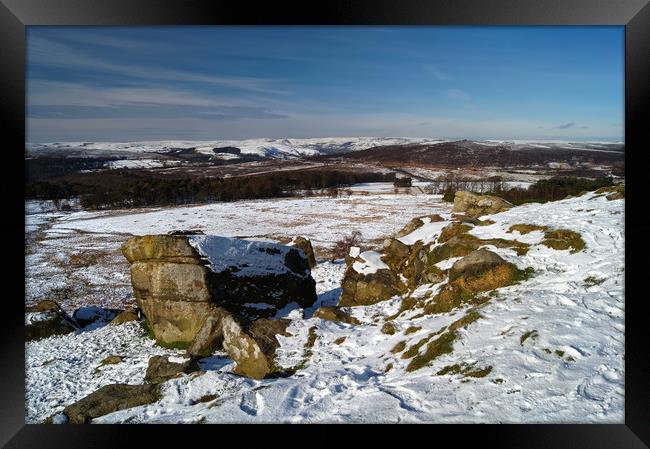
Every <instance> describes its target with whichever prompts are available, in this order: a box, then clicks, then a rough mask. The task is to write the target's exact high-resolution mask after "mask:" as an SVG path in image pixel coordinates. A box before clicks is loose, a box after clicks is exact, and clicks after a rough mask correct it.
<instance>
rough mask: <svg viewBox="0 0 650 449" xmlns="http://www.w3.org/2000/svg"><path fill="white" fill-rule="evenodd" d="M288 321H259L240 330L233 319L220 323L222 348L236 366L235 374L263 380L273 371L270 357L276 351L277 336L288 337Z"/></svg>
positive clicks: (226, 318) (227, 317)
mask: <svg viewBox="0 0 650 449" xmlns="http://www.w3.org/2000/svg"><path fill="white" fill-rule="evenodd" d="M288 325H289V320H284V319H282V320H269V319H265V318H260V319H257V320H255V321H253V322H252V324H251V325H250V326H247V327H243V326H242V325H241V324H240V323H238V322H237V321H236V320H235V319H234V318H233V317H232V315H226V316H225V317H224V318H223V320H222V333H223V348H224V350H225V351H226V352H227V353H228V355H230V357H232V359H233V360H234V361H235V362H237V366H236V368H235V372H237V373H240V374H243V375H245V376H248V377H252V378H254V379H262V378H264V377H265V376H267V375H268V374H270V373H271V372H272V371H273V368H274V365H273V356H274V355H275V350H276V349H277V348H278V347H279V342H278V340H277V338H276V337H275V336H276V335H278V334H280V335H285V336H289V334H287V333H286V328H287V326H288Z"/></svg>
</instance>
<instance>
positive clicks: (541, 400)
mask: <svg viewBox="0 0 650 449" xmlns="http://www.w3.org/2000/svg"><path fill="white" fill-rule="evenodd" d="M34 207H36V206H35V205H30V206H29V208H31V209H32V212H38V211H35V210H34ZM29 208H28V209H29ZM450 209H451V207H450V205H449V204H448V203H443V202H441V201H440V197H439V196H431V195H411V194H397V195H395V194H390V195H389V194H383V195H380V194H374V193H371V194H368V195H364V196H358V195H354V196H351V197H344V198H338V199H329V198H327V199H326V198H312V199H285V200H277V201H276V200H273V201H247V202H237V203H229V204H213V205H206V206H195V207H178V208H170V209H160V210H148V211H129V212H126V211H122V212H118V211H112V212H98V213H88V212H74V213H65V214H63V213H56V212H43V213H34V214H30V215H28V228H27V245H26V264H27V278H26V282H27V298H26V300H27V302H34V301H37V300H40V299H44V298H45V297H47V296H48V295H52V294H59V295H60V298H59V300H60V301H61V304H62V306H64V308H65V309H66V310H67V311H68V312H72V310H74V308H75V307H78V306H81V305H102V306H105V307H124V305H125V304H128V303H130V302H132V298H131V296H130V295H131V292H130V284H129V278H128V264H127V262H126V261H125V260H123V258H122V256H121V255H120V254H119V245H120V244H121V242H123V241H124V240H125V239H126V238H127V236H128V235H129V234H132V233H133V234H149V233H163V232H167V231H170V230H173V229H196V228H201V229H202V230H204V232H206V233H209V234H219V235H225V236H239V237H255V238H269V239H273V238H279V237H285V236H293V235H305V236H306V237H308V238H310V239H312V241H313V242H314V243H315V246H316V252H317V257H318V252H319V249H320V250H321V251H324V250H326V249H327V248H330V247H331V246H332V245H333V244H334V242H336V241H337V240H339V239H340V238H342V237H343V236H345V235H348V234H349V233H350V231H352V230H359V231H361V232H362V234H363V236H364V239H365V242H364V243H362V244H361V246H362V247H363V248H368V246H372V245H373V244H375V245H376V244H377V242H379V241H380V240H381V238H383V237H385V236H388V235H390V234H392V233H394V232H395V231H397V230H399V229H400V228H401V227H402V226H403V225H404V224H406V223H407V222H408V221H409V220H410V219H411V218H414V217H416V216H422V215H427V214H433V213H438V214H441V215H442V216H443V217H445V218H449V217H450V214H449V213H450ZM28 212H29V211H28ZM623 212H624V200H614V201H608V200H607V199H606V198H605V197H604V196H596V195H594V194H593V193H588V194H585V195H583V196H581V197H577V198H570V199H566V200H562V201H558V202H553V203H547V204H530V205H525V206H519V207H515V208H513V209H511V210H509V211H506V212H502V213H499V214H495V215H492V216H489V218H490V219H492V220H494V221H495V223H494V224H492V225H488V226H480V227H479V226H477V227H475V228H472V229H471V230H470V231H469V232H470V233H471V234H473V235H475V236H477V237H480V238H486V237H490V238H503V239H509V240H513V239H517V240H519V241H521V242H525V243H529V244H530V245H531V246H530V250H529V251H528V253H527V254H526V255H523V256H519V255H517V254H516V253H515V252H514V251H513V250H511V249H507V248H505V249H504V248H494V247H488V248H489V249H491V250H492V251H494V252H497V253H498V254H499V255H501V256H502V257H503V258H504V259H506V260H507V261H509V262H512V263H514V264H516V265H517V266H518V267H519V268H521V269H525V268H528V267H532V269H533V270H534V273H533V275H532V277H531V278H529V279H527V280H525V281H523V282H521V283H519V284H516V285H512V286H509V287H504V288H500V289H498V290H496V291H495V294H493V295H491V296H490V299H489V300H488V301H486V302H485V303H483V304H482V305H481V306H479V307H478V309H477V311H478V313H479V315H480V317H479V318H478V319H477V320H476V321H474V322H471V323H470V324H468V325H466V326H464V327H461V328H459V330H458V338H457V339H456V340H455V341H454V342H453V350H452V351H451V352H449V353H446V354H442V355H441V356H439V357H437V358H435V359H434V360H432V361H431V363H429V364H428V365H426V366H424V367H422V368H421V369H418V370H416V371H412V372H407V371H406V366H407V365H408V362H409V360H408V359H406V358H403V356H402V354H403V353H404V352H406V351H396V349H395V347H396V346H399V344H400V343H401V342H404V343H403V346H404V348H406V350H407V351H408V349H410V348H412V347H414V346H416V345H417V343H418V342H420V341H422V340H424V339H426V338H428V337H429V336H430V335H431V334H433V333H436V332H438V331H440V330H441V329H442V328H443V327H445V326H449V325H450V324H451V323H453V322H454V321H456V320H458V319H461V318H462V317H464V316H465V315H466V313H467V312H468V309H467V308H461V309H457V310H454V311H452V312H449V313H442V314H436V315H424V316H420V317H417V316H416V314H415V313H405V314H402V315H400V316H399V317H397V318H395V319H394V320H392V323H393V325H394V327H395V332H394V333H393V334H392V335H389V334H386V333H384V332H382V327H383V325H384V323H385V319H386V318H387V317H389V316H391V315H393V314H395V313H396V312H397V311H398V309H399V307H400V303H401V301H402V298H399V297H395V298H393V299H391V300H389V301H384V302H380V303H378V304H375V305H372V306H363V307H355V308H351V309H350V311H351V313H352V314H353V315H354V316H355V317H356V318H357V319H358V320H359V321H360V322H361V324H359V325H349V324H343V323H337V322H331V321H325V320H322V319H320V318H315V317H312V314H313V312H314V310H315V308H316V307H317V306H319V305H335V304H336V303H337V301H338V297H339V295H340V291H341V290H340V283H341V279H342V276H343V272H344V269H345V265H344V264H342V263H341V261H330V260H323V259H321V260H320V261H319V265H318V266H317V267H316V268H315V269H314V270H313V272H312V275H313V277H314V279H315V280H316V281H317V293H318V295H319V296H318V302H317V304H316V305H315V306H314V307H312V308H310V309H307V310H301V309H299V308H297V307H295V308H291V307H288V308H286V309H285V310H283V311H281V312H280V313H279V316H284V317H287V318H291V319H293V321H292V323H291V325H290V326H289V328H288V329H287V330H288V332H289V333H290V334H291V336H290V337H282V336H279V337H278V339H279V340H280V342H281V347H280V348H279V349H278V360H277V362H278V364H280V365H281V366H284V367H295V366H301V369H299V370H298V371H297V372H296V374H294V375H293V376H291V377H286V378H278V379H265V380H261V381H257V380H252V379H248V378H244V377H241V376H237V375H234V374H232V373H230V371H231V370H232V368H233V367H234V363H233V362H232V361H231V360H230V359H229V358H228V357H227V355H226V354H225V353H223V354H222V353H217V354H215V355H214V356H212V357H209V358H206V359H203V360H202V361H201V367H202V369H203V370H204V372H203V373H198V374H197V373H193V374H191V375H183V376H182V377H180V378H178V379H174V380H170V381H167V382H166V383H165V384H163V393H164V396H163V398H162V399H161V400H160V401H159V402H157V403H154V404H150V405H145V406H140V407H135V408H132V409H128V410H123V411H118V412H115V413H112V414H109V415H106V416H103V417H100V418H97V419H95V420H94V421H93V422H95V423H141V422H147V423H222V422H260V423H263V422H444V423H452V422H454V423H455V422H468V423H469V422H482V423H521V422H526V423H545V422H553V423H587V422H589V423H622V422H623V420H624V309H625V308H624V229H623ZM482 218H483V219H485V218H488V217H482ZM521 223H526V224H534V225H544V226H552V227H557V228H564V229H570V230H573V231H576V232H579V233H580V234H581V236H582V238H583V240H584V241H585V243H586V248H585V249H584V250H583V251H580V252H576V253H570V252H569V251H568V250H563V251H558V250H554V249H551V248H548V247H546V246H543V245H541V244H540V243H541V240H542V238H543V233H542V232H540V231H533V232H530V233H528V234H525V235H520V234H519V233H518V232H516V231H515V232H507V231H508V229H509V228H510V226H512V225H513V224H521ZM439 229H440V227H439V226H437V227H432V228H431V230H430V234H431V235H426V232H427V229H426V228H425V229H422V230H420V231H419V232H420V234H421V236H422V237H424V238H425V239H432V238H433V237H435V233H436V232H439ZM95 253H97V254H98V255H97V257H96V258H93V254H95ZM100 253H101V254H100ZM452 262H453V260H448V261H444V262H443V264H447V265H448V264H450V263H452ZM71 285H72V287H71ZM439 287H440V285H424V286H422V287H420V288H418V290H416V292H415V293H414V296H416V297H418V296H422V297H424V296H426V295H429V294H431V293H435V292H436V291H437V289H438V288H439ZM57 289H58V290H57ZM66 289H67V290H66ZM314 335H315V340H314ZM310 336H311V338H310ZM308 341H311V343H312V345H311V346H310V345H309V344H307V342H308ZM424 349H425V348H424V346H423V347H422V348H421V350H420V353H421V352H422V350H424ZM414 350H415V351H416V352H417V347H416V348H415V349H414ZM158 354H169V355H176V356H179V357H180V356H182V352H180V351H176V350H168V349H163V348H160V347H157V346H155V345H154V344H153V341H152V340H150V339H149V338H147V337H146V336H145V335H144V332H143V331H142V329H141V328H140V326H139V324H137V323H127V324H124V325H121V326H117V327H116V326H105V327H99V328H96V329H92V330H87V331H83V332H80V333H76V334H69V335H66V336H60V337H51V338H48V339H44V340H41V341H37V342H29V343H27V344H26V364H27V366H26V382H27V383H26V390H27V397H26V420H27V422H41V421H43V420H44V419H45V418H47V417H48V416H50V415H52V414H54V413H56V412H58V411H60V410H62V409H63V407H65V406H66V405H68V404H70V403H72V402H74V401H76V400H78V399H80V398H82V397H84V396H85V395H87V394H89V393H91V392H92V391H94V390H96V389H97V388H99V387H100V386H102V385H106V384H110V383H117V382H128V383H142V382H143V381H144V374H145V370H146V366H147V360H148V358H149V357H150V356H152V355H158ZM109 355H121V356H123V357H124V361H123V362H122V363H118V364H116V365H107V366H103V367H99V364H100V361H101V360H102V359H104V358H105V357H107V356H109Z"/></svg>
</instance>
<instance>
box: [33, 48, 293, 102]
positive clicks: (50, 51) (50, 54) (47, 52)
mask: <svg viewBox="0 0 650 449" xmlns="http://www.w3.org/2000/svg"><path fill="white" fill-rule="evenodd" d="M27 49H28V52H27V58H28V63H29V64H34V65H44V66H51V67H64V68H67V69H91V70H101V71H108V72H111V73H113V74H118V75H121V76H126V77H131V78H137V79H140V80H143V81H145V82H151V81H152V80H165V81H184V82H198V83H206V84H216V85H221V86H226V87H230V88H235V89H241V90H245V91H251V92H257V93H265V94H275V95H278V94H279V95H286V94H287V93H288V92H287V91H286V90H284V89H280V88H278V87H277V84H278V80H272V79H268V78H258V77H230V76H223V75H215V74H209V75H208V74H201V73H197V72H188V71H184V70H178V69H170V68H165V67H153V66H144V65H142V66H139V65H134V64H121V63H114V62H108V61H106V60H104V59H101V58H98V57H96V56H92V55H89V54H86V53H84V52H83V51H80V50H79V49H77V48H73V47H72V46H69V45H66V44H64V43H62V42H60V41H55V40H50V39H43V38H40V37H35V36H31V37H29V39H28V42H27Z"/></svg>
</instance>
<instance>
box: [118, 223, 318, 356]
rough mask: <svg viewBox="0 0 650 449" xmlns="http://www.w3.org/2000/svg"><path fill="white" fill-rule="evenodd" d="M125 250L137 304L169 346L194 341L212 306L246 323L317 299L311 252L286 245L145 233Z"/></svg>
mask: <svg viewBox="0 0 650 449" xmlns="http://www.w3.org/2000/svg"><path fill="white" fill-rule="evenodd" d="M122 252H123V254H124V255H125V257H126V258H127V259H128V260H129V262H130V263H131V281H132V285H133V291H134V294H135V297H136V300H137V302H138V306H139V307H140V309H141V310H142V312H143V313H144V315H145V317H146V319H147V323H148V326H149V327H150V328H151V330H152V332H153V334H154V336H155V337H156V339H157V340H158V341H160V342H162V343H165V344H179V343H181V344H189V343H190V342H192V341H193V340H194V338H195V337H196V335H197V333H198V332H199V329H200V328H201V326H203V323H204V321H205V318H206V317H207V316H208V315H209V313H210V311H211V307H212V306H214V305H216V306H219V307H222V308H223V309H225V310H227V311H228V312H229V313H231V314H233V315H234V316H235V317H236V319H242V320H244V321H246V320H252V319H255V318H258V317H269V316H272V315H274V314H275V312H276V311H277V310H278V309H279V308H282V307H284V306H285V305H287V304H288V303H290V302H297V303H298V304H300V305H301V306H302V307H309V306H311V305H312V304H313V303H314V301H315V300H316V290H315V282H314V280H313V279H312V277H311V273H310V271H309V263H308V260H307V258H306V256H305V254H304V253H303V252H302V251H299V250H298V249H296V248H292V247H290V246H286V245H278V244H274V243H267V242H253V241H246V240H239V239H230V238H225V237H218V236H206V235H191V236H188V235H147V236H142V237H132V238H130V239H129V240H128V241H127V242H126V243H125V244H124V245H123V246H122Z"/></svg>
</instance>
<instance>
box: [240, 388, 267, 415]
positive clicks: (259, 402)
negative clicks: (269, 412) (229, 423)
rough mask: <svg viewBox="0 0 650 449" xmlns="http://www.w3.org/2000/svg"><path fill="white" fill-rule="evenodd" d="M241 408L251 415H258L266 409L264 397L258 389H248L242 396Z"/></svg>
mask: <svg viewBox="0 0 650 449" xmlns="http://www.w3.org/2000/svg"><path fill="white" fill-rule="evenodd" d="M239 408H240V409H242V411H244V412H246V413H248V414H249V415H251V416H257V415H258V414H259V413H261V412H262V411H263V410H264V398H263V397H262V395H261V394H259V393H258V392H256V391H247V392H246V393H244V394H243V395H242V397H241V403H240V404H239Z"/></svg>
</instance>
